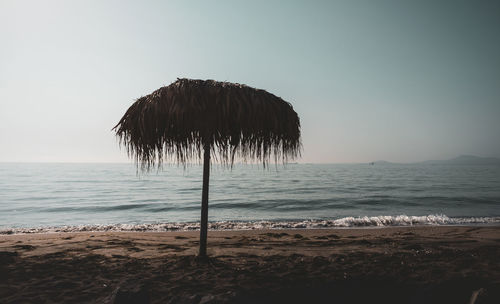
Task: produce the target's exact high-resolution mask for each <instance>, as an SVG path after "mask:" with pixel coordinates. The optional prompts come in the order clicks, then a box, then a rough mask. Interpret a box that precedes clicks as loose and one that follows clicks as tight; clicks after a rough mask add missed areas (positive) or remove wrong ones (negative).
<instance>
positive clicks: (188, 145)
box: [113, 79, 301, 256]
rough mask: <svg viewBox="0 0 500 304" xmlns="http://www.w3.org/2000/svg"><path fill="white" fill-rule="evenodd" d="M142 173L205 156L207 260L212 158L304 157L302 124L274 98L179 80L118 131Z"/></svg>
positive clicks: (139, 107) (128, 116) (142, 102)
mask: <svg viewBox="0 0 500 304" xmlns="http://www.w3.org/2000/svg"><path fill="white" fill-rule="evenodd" d="M113 130H115V131H116V135H117V136H118V137H119V138H120V143H121V144H123V145H125V147H126V148H127V152H128V153H129V155H130V156H131V157H133V158H134V159H135V160H136V162H137V164H138V165H139V164H140V166H141V169H142V170H149V169H150V168H152V167H155V165H157V166H160V165H161V163H162V162H163V161H165V160H167V159H173V160H176V161H177V162H178V163H183V164H186V163H187V162H189V161H191V160H193V159H201V157H202V154H203V190H202V203H201V225H200V253H199V254H200V256H206V250H207V249H206V248H207V226H208V223H207V221H208V180H209V172H210V157H211V155H212V156H213V157H215V158H216V159H217V157H218V160H219V161H220V162H221V163H223V164H226V165H228V164H230V165H232V164H233V161H234V157H235V156H236V157H240V158H243V159H249V158H250V159H257V160H259V161H261V162H262V164H263V165H264V166H265V165H266V164H268V162H269V161H270V159H271V156H273V157H274V160H275V161H283V162H286V161H287V160H288V159H293V158H295V157H296V156H298V154H299V153H300V149H301V143H300V121H299V117H298V115H297V113H295V111H294V110H293V108H292V106H291V105H290V104H289V103H288V102H286V101H284V100H283V99H281V98H280V97H277V96H275V95H273V94H271V93H268V92H266V91H264V90H259V89H254V88H251V87H248V86H246V85H242V84H234V83H229V82H217V81H213V80H192V79H178V80H177V81H175V82H174V83H172V84H170V85H169V86H166V87H162V88H160V89H158V90H156V91H154V92H153V93H151V94H149V95H147V96H144V97H141V98H139V99H138V100H137V101H136V102H135V103H134V104H132V106H130V108H129V109H128V110H127V112H126V113H125V115H124V116H123V117H122V119H121V120H120V122H119V123H118V124H117V125H116V126H115V127H114V128H113Z"/></svg>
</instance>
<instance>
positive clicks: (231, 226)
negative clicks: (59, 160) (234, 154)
mask: <svg viewBox="0 0 500 304" xmlns="http://www.w3.org/2000/svg"><path fill="white" fill-rule="evenodd" d="M481 224H493V225H498V224H500V217H448V216H446V215H443V214H431V215H425V216H409V215H404V214H403V215H397V216H391V215H381V216H370V217H369V216H363V217H344V218H340V219H332V220H301V221H248V222H245V221H219V222H210V223H208V228H209V229H210V230H256V229H324V228H349V227H353V228H356V227H394V226H441V225H481ZM199 229H200V224H199V223H196V222H186V223H144V224H102V225H101V224H93V225H79V226H54V227H34V228H0V234H28V233H59V232H106V231H113V232H115V231H116V232H119V231H123V232H127V231H128V232H134V231H135V232H165V231H190V230H199Z"/></svg>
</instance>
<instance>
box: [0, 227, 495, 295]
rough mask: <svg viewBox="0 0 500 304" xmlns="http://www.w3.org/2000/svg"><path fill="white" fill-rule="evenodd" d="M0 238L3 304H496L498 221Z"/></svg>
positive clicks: (8, 236)
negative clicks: (204, 235) (202, 238)
mask: <svg viewBox="0 0 500 304" xmlns="http://www.w3.org/2000/svg"><path fill="white" fill-rule="evenodd" d="M198 237H199V232H198V231H187V232H80V233H47V234H20V235H1V236H0V303H19V302H22V303H45V302H55V303H75V302H78V303H80V302H90V303H304V302H306V303H307V302H310V303H335V302H338V303H366V302H371V303H500V227H470V226H467V227H464V226H456V227H455V226H446V227H443V226H441V227H435V226H434V227H430V226H429V227H422V226H421V227H394V228H380V229H321V230H312V229H311V230H252V231H209V240H208V254H209V256H210V258H209V259H208V260H200V259H198V258H196V253H197V250H198V247H197V246H198Z"/></svg>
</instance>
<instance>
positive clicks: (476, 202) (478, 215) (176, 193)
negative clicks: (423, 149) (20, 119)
mask: <svg viewBox="0 0 500 304" xmlns="http://www.w3.org/2000/svg"><path fill="white" fill-rule="evenodd" d="M201 187H202V166H201V165H197V164H193V165H186V166H182V165H180V166H179V165H164V166H163V167H162V168H161V169H159V170H158V169H154V170H152V171H150V172H142V171H140V170H138V168H137V167H136V166H135V165H134V164H133V163H123V164H100V163H99V164H97V163H96V164H89V163H0V234H15V233H37V232H72V231H173V230H196V229H199V218H200V201H201ZM499 224H500V166H499V165H449V164H391V163H374V164H285V165H283V164H280V165H270V166H267V167H266V168H263V166H262V165H258V164H235V165H234V166H233V167H232V168H230V167H226V166H221V165H212V167H211V172H210V192H209V229H214V230H227V229H231V230H240V229H241V230H244V229H264V228H267V229H273V228H274V229H280V228H330V227H389V226H411V225H499Z"/></svg>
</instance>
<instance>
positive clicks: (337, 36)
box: [0, 0, 500, 163]
mask: <svg viewBox="0 0 500 304" xmlns="http://www.w3.org/2000/svg"><path fill="white" fill-rule="evenodd" d="M499 33H500V2H499V1H482V0H476V1H472V0H471V1H461V0H451V1H440V0H431V1H427V0H419V1H405V0H395V1H386V0H377V1H373V0H366V1H358V0H346V1H334V0H332V1H290V0H288V1H285V0H283V1H271V0H267V1H238V0H230V1H223V0H220V1H219V0H218V1H189V0H181V1H108V0H97V1H93V0H85V1H76V0H75V1H43V0H37V1H24V0H13V1H10V0H8V1H6V0H0V162H130V160H129V159H128V157H127V154H126V151H125V150H124V149H120V147H119V145H118V141H117V139H116V138H115V135H114V133H113V132H112V131H111V129H112V128H113V127H114V125H115V124H116V123H117V122H118V121H119V119H120V118H121V116H122V115H123V114H124V113H125V111H126V110H127V108H128V107H129V106H130V105H131V104H132V103H133V102H134V101H135V100H136V99H137V98H139V97H141V96H144V95H147V94H149V93H151V92H152V91H154V90H156V89H158V88H160V87H162V86H166V85H168V84H170V83H172V82H174V81H175V80H176V79H177V78H184V77H185V78H195V79H214V80H218V81H230V82H237V83H244V84H247V85H250V86H252V87H257V88H261V89H265V90H267V91H269V92H271V93H273V94H275V95H277V96H280V97H282V98H283V99H285V100H286V101H289V102H290V103H291V104H292V105H293V107H294V109H295V111H296V112H297V113H298V114H299V117H300V119H301V125H302V142H303V151H302V157H301V158H300V159H298V162H303V163H345V162H348V163H350V162H371V161H376V160H387V161H395V162H413V161H421V160H427V159H448V158H453V157H456V156H458V155H461V154H474V155H479V156H489V157H500V35H499Z"/></svg>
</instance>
